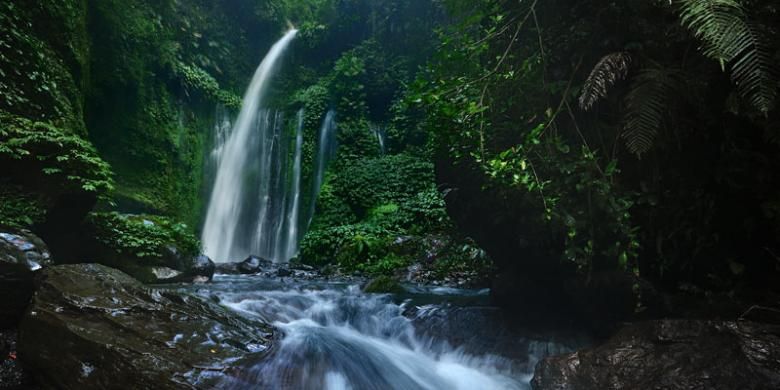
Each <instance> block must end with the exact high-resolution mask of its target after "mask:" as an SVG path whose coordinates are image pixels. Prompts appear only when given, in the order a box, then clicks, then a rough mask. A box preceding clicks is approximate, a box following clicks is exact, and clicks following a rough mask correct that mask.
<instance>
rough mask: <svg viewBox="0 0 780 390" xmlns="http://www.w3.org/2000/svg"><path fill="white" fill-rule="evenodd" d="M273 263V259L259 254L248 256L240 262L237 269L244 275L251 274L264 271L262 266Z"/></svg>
mask: <svg viewBox="0 0 780 390" xmlns="http://www.w3.org/2000/svg"><path fill="white" fill-rule="evenodd" d="M271 264H273V262H272V261H270V260H266V259H263V258H261V257H257V256H249V257H247V258H246V260H244V261H242V262H240V263H238V266H237V267H236V269H237V270H238V272H239V273H241V274H244V275H251V274H257V273H260V272H262V271H263V269H262V267H264V266H266V267H267V266H270V265H271Z"/></svg>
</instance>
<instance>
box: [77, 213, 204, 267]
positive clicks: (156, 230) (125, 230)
mask: <svg viewBox="0 0 780 390" xmlns="http://www.w3.org/2000/svg"><path fill="white" fill-rule="evenodd" d="M86 223H87V231H88V233H89V234H92V236H93V237H94V239H95V240H96V241H97V242H98V244H99V246H100V247H101V249H103V251H104V252H112V253H111V254H114V255H117V256H118V257H120V258H122V259H127V258H135V259H139V260H148V261H150V262H156V263H157V262H159V261H160V260H163V259H164V258H165V257H166V256H168V255H169V253H168V251H169V248H170V247H174V248H175V249H176V250H177V251H178V253H180V254H181V255H182V256H185V257H190V256H195V255H197V254H198V253H199V252H200V242H199V241H198V239H197V238H196V237H195V236H194V235H193V234H192V232H191V231H190V230H189V228H188V227H187V225H185V224H183V223H178V222H174V221H172V220H170V219H169V218H166V217H161V216H152V215H123V214H119V213H115V212H111V213H91V214H89V216H88V217H87V221H86ZM101 260H104V259H101ZM106 260H107V259H106Z"/></svg>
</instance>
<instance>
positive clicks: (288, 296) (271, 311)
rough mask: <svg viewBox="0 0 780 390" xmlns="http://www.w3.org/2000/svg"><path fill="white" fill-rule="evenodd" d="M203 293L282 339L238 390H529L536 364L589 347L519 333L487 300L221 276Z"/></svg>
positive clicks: (240, 379) (246, 373)
mask: <svg viewBox="0 0 780 390" xmlns="http://www.w3.org/2000/svg"><path fill="white" fill-rule="evenodd" d="M195 289H196V290H195V293H196V294H199V295H202V296H204V297H207V298H209V299H214V300H216V299H218V300H219V301H220V303H221V304H222V305H224V306H226V307H228V308H230V309H232V310H234V311H236V312H238V313H240V314H241V315H244V316H247V317H250V318H252V319H260V320H262V321H265V322H267V323H270V324H273V325H274V326H275V327H276V328H277V329H278V330H279V331H280V332H281V334H282V336H281V339H280V340H279V342H278V345H277V346H276V347H275V349H274V350H273V352H271V354H270V355H269V356H266V357H264V358H263V359H261V360H260V361H259V362H257V363H255V364H252V365H251V366H249V367H245V368H243V369H241V370H240V372H239V373H238V374H236V375H231V376H230V377H229V379H226V380H225V381H223V383H222V384H221V385H220V386H219V387H220V388H228V389H247V388H252V389H255V388H261V389H266V388H267V389H290V390H292V389H295V390H298V389H329V390H344V389H352V390H372V389H377V390H379V389H382V390H385V389H399V390H401V389H403V390H414V389H463V390H475V389H529V388H530V387H529V381H530V379H531V376H532V372H533V367H534V365H535V364H536V362H538V361H539V359H541V358H542V357H544V356H547V355H550V354H558V353H563V352H566V351H569V350H571V349H574V348H576V347H578V346H581V345H582V344H583V341H582V340H581V339H578V338H577V337H572V336H566V337H562V336H560V335H550V334H547V335H544V334H542V335H540V334H536V335H534V334H531V333H530V332H523V331H521V330H518V329H515V328H514V327H512V326H511V325H510V323H511V321H508V320H507V319H506V318H504V317H503V314H502V312H501V311H500V310H499V309H497V308H493V307H490V306H488V305H487V302H488V291H487V290H462V289H451V288H425V287H413V288H407V291H408V292H407V293H405V294H400V295H389V294H366V293H363V292H362V291H361V290H360V288H359V287H358V286H357V285H352V284H349V283H328V282H324V281H305V282H293V281H291V279H289V278H288V279H278V278H276V279H274V278H262V277H258V276H254V277H253V276H226V275H218V276H217V277H216V278H215V280H214V283H212V284H210V285H208V286H206V287H197V288H195Z"/></svg>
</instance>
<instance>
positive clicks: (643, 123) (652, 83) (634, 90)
mask: <svg viewBox="0 0 780 390" xmlns="http://www.w3.org/2000/svg"><path fill="white" fill-rule="evenodd" d="M683 80H684V78H683V77H682V75H681V73H680V71H678V70H672V69H663V68H647V69H643V70H642V71H640V72H639V74H637V76H636V77H634V79H633V81H632V83H631V88H630V90H629V92H628V94H627V95H626V99H625V100H626V114H625V117H624V120H623V138H624V139H625V141H626V146H627V147H628V150H629V151H630V152H631V153H634V154H636V155H637V157H639V158H641V157H642V154H644V153H646V152H647V151H648V150H650V148H651V147H652V146H653V143H654V141H655V138H656V136H657V135H658V132H659V131H660V130H661V129H662V128H663V127H664V123H665V122H666V121H667V119H668V118H669V107H670V105H669V104H668V101H669V100H670V99H672V98H673V97H674V96H677V94H679V93H680V92H679V90H680V89H681V87H682V85H683V84H682V82H683Z"/></svg>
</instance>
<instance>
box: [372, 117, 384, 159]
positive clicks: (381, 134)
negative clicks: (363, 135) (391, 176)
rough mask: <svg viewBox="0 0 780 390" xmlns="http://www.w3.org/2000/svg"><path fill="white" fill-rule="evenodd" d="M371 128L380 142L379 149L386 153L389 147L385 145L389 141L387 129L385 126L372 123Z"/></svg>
mask: <svg viewBox="0 0 780 390" xmlns="http://www.w3.org/2000/svg"><path fill="white" fill-rule="evenodd" d="M370 129H371V132H372V133H374V137H376V141H377V142H378V143H379V151H380V152H382V155H384V154H385V153H386V151H387V148H386V147H385V144H386V142H387V132H386V131H385V128H384V127H382V126H379V125H377V124H373V123H372V124H371V125H370Z"/></svg>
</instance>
